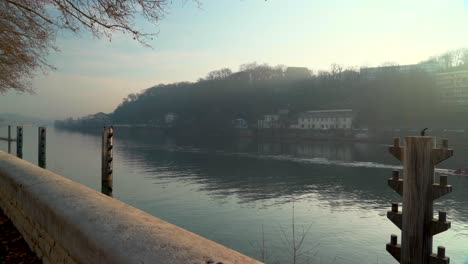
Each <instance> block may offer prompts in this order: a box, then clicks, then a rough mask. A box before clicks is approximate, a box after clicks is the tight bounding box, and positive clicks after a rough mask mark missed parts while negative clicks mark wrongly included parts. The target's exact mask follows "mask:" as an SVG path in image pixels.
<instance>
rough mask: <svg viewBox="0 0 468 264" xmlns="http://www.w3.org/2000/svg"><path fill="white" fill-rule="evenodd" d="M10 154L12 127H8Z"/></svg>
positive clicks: (9, 150) (9, 148)
mask: <svg viewBox="0 0 468 264" xmlns="http://www.w3.org/2000/svg"><path fill="white" fill-rule="evenodd" d="M7 141H8V153H11V126H10V125H9V126H8V138H7Z"/></svg>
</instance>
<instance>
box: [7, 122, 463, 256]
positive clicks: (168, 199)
mask: <svg viewBox="0 0 468 264" xmlns="http://www.w3.org/2000/svg"><path fill="white" fill-rule="evenodd" d="M0 135H6V129H5V128H4V127H0ZM24 135H25V138H24V156H25V159H26V160H29V161H31V162H33V163H36V162H37V128H36V127H25V128H24ZM389 143H391V139H389ZM449 143H450V145H451V147H452V148H453V149H454V151H455V153H454V157H452V158H450V159H449V160H447V161H445V162H443V163H441V164H440V167H439V168H438V172H439V173H443V174H448V175H449V183H450V184H452V185H453V188H454V191H453V193H451V194H449V195H447V196H445V197H443V198H441V199H440V200H437V201H436V203H435V212H436V211H437V210H446V211H447V216H448V220H449V221H452V228H451V229H449V230H448V231H447V232H444V233H442V234H439V235H437V236H435V237H434V248H436V247H437V246H438V245H443V246H445V247H446V248H447V255H448V256H450V258H451V260H452V262H453V263H467V262H466V261H467V253H468V249H467V245H468V197H467V196H466V193H467V192H468V177H466V176H460V175H455V174H453V173H452V172H453V171H452V170H455V169H458V168H466V167H468V166H467V165H468V164H467V162H466V160H465V159H464V158H463V157H465V156H466V155H467V154H468V147H466V146H464V145H456V144H455V145H453V146H452V144H451V142H450V141H449ZM47 144H48V145H47V164H48V168H49V169H50V170H52V171H54V172H56V173H58V174H61V175H63V176H65V177H68V178H70V179H72V180H74V181H77V182H80V183H82V184H85V185H87V186H89V187H91V188H93V189H95V190H100V144H101V138H100V135H99V134H98V133H96V134H93V133H78V132H69V131H64V130H56V129H53V128H48V138H47ZM114 146H115V152H114V154H115V157H114V160H115V162H114V195H115V197H116V199H119V200H122V201H124V202H126V203H129V204H131V205H133V206H135V207H137V208H140V209H142V210H144V211H146V212H148V213H150V214H153V215H155V216H157V217H159V218H162V219H164V220H166V221H169V222H171V223H174V224H176V225H178V226H181V227H183V228H185V229H188V230H190V231H192V232H195V233H197V234H199V235H202V236H204V237H207V238H209V239H212V240H214V241H217V242H219V243H221V244H223V245H226V246H228V247H231V248H233V249H235V250H238V251H240V252H242V253H245V254H247V255H250V256H253V257H255V258H257V259H258V258H260V256H261V254H260V253H261V252H260V251H261V250H260V246H259V245H260V244H261V243H262V236H263V235H264V237H265V245H266V253H267V254H266V255H267V257H268V259H267V260H268V263H275V261H276V260H278V261H279V262H280V263H290V255H289V253H288V246H287V245H286V244H287V242H286V243H285V242H284V241H285V240H286V239H285V238H284V234H286V235H287V236H290V235H291V217H292V208H293V204H294V211H295V223H296V231H297V232H299V233H300V232H302V228H304V229H307V228H308V227H309V226H311V228H310V231H309V233H308V234H307V236H306V238H305V241H304V246H303V252H304V254H303V255H302V258H301V259H300V263H389V264H390V263H395V261H394V260H393V259H392V257H391V256H390V255H389V254H388V253H387V252H386V251H385V244H386V243H388V242H389V239H390V235H391V234H399V229H398V228H396V227H395V226H394V225H393V224H392V223H391V222H390V221H389V220H388V219H387V218H386V212H387V210H390V205H391V203H392V202H397V201H401V197H399V195H397V194H396V193H395V192H393V191H392V190H391V189H390V188H389V187H388V186H387V183H386V181H387V178H389V177H391V171H392V170H393V169H399V168H401V167H400V165H401V164H400V163H399V161H397V160H396V159H394V158H393V157H392V156H391V155H390V154H389V153H388V151H387V148H386V146H385V145H384V144H377V143H353V142H332V141H329V142H318V141H317V142H309V143H301V144H299V143H295V144H280V143H268V142H263V143H258V142H255V141H253V140H249V139H240V140H232V141H217V140H215V139H211V140H209V141H188V140H180V139H174V138H170V137H163V136H160V135H156V134H155V133H154V131H152V130H145V129H143V128H139V129H136V128H135V129H125V128H119V129H116V132H115V143H114ZM0 149H1V150H6V149H7V148H6V143H5V142H4V141H0ZM14 151H15V148H14V146H13V152H14ZM262 227H263V230H264V233H263V234H262Z"/></svg>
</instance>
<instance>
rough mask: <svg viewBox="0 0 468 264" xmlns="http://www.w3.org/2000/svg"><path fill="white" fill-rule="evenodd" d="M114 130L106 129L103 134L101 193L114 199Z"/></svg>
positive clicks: (111, 128)
mask: <svg viewBox="0 0 468 264" xmlns="http://www.w3.org/2000/svg"><path fill="white" fill-rule="evenodd" d="M113 146H114V128H113V127H104V130H103V132H102V159H101V161H102V163H101V192H102V193H103V194H106V195H108V196H111V197H112V187H113V171H112V167H113V166H112V162H113V153H112V152H113V150H112V149H113Z"/></svg>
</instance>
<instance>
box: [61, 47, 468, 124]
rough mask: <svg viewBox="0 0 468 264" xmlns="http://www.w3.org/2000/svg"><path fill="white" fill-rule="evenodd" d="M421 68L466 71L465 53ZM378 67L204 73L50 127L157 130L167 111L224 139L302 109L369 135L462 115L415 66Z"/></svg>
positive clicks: (260, 67) (261, 67)
mask: <svg viewBox="0 0 468 264" xmlns="http://www.w3.org/2000/svg"><path fill="white" fill-rule="evenodd" d="M447 54H449V55H447ZM450 54H457V55H456V56H455V55H450ZM460 54H465V55H460ZM423 63H436V64H438V65H440V70H441V71H450V70H459V69H466V68H467V66H468V52H467V51H466V50H463V52H461V51H460V50H458V51H456V52H452V53H450V52H448V53H446V54H443V55H441V56H438V57H433V58H430V59H429V60H428V61H425V62H423ZM382 69H383V70H382V71H379V72H378V73H377V74H376V76H374V78H368V77H366V76H362V74H361V73H360V71H359V70H356V69H353V68H348V69H344V68H343V67H341V66H339V65H337V64H334V65H332V67H331V68H330V70H329V71H319V72H316V73H313V72H312V71H308V70H307V71H304V68H293V67H291V68H288V67H285V66H283V65H279V66H275V67H273V66H269V65H267V64H256V63H250V64H245V65H242V66H241V67H240V69H239V71H238V72H232V71H231V70H230V69H226V68H223V69H220V70H217V71H213V72H210V73H209V74H208V75H207V76H206V77H205V78H202V79H199V80H198V81H196V82H179V83H172V84H160V85H156V86H154V87H151V88H148V89H146V90H144V91H142V92H141V93H138V94H130V95H128V96H127V97H126V98H124V99H123V101H122V103H121V104H120V105H119V106H118V107H117V108H116V109H115V111H114V112H113V113H110V114H103V113H98V114H95V115H92V116H88V117H84V118H80V119H67V120H63V121H56V125H57V126H59V127H71V128H77V127H92V126H102V125H105V124H129V125H132V124H150V125H151V124H153V125H157V124H163V123H164V119H165V116H166V115H167V114H168V113H173V114H175V116H176V117H177V119H176V120H175V122H174V123H173V124H171V127H172V128H173V129H174V130H175V131H187V132H189V133H206V132H207V131H210V132H217V133H228V131H230V130H232V120H235V119H239V118H242V119H245V120H246V121H247V123H248V124H250V125H254V124H256V123H257V120H259V119H262V117H263V115H265V114H273V113H276V112H277V111H278V110H279V109H288V110H289V111H290V116H291V117H292V118H294V117H295V116H297V114H299V113H301V112H304V111H308V110H323V109H341V108H346V109H353V111H354V112H355V113H356V116H357V118H356V120H355V121H356V122H355V124H354V126H356V127H360V128H369V129H373V128H391V127H412V128H418V127H428V126H430V127H436V126H445V125H447V124H453V123H454V122H457V120H458V119H459V118H463V117H464V116H466V114H460V115H451V114H450V115H449V114H448V113H446V112H444V109H440V108H439V107H438V106H437V91H436V89H437V87H436V83H435V80H434V79H435V77H434V74H431V73H428V72H425V71H423V70H418V69H417V68H415V69H414V70H412V71H410V72H408V71H398V70H394V68H392V67H388V69H389V70H385V69H386V67H383V68H382ZM392 69H393V70H392ZM465 119H466V118H465ZM465 121H467V120H465ZM465 123H466V122H465Z"/></svg>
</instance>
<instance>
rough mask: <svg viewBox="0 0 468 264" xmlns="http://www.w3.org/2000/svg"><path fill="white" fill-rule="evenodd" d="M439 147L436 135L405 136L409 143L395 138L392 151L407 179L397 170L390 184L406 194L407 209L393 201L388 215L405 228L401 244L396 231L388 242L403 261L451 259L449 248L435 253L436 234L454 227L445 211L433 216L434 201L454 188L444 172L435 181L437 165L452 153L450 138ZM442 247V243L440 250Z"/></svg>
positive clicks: (389, 250)
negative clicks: (434, 239)
mask: <svg viewBox="0 0 468 264" xmlns="http://www.w3.org/2000/svg"><path fill="white" fill-rule="evenodd" d="M434 147H435V140H434V138H432V137H425V136H421V137H405V146H404V147H403V146H400V141H399V139H395V140H394V142H393V146H390V147H389V152H390V153H391V154H392V155H393V156H395V158H397V159H399V160H401V161H402V162H403V179H401V178H400V175H399V172H398V171H394V172H393V175H392V178H390V179H388V185H389V186H390V187H391V188H392V189H394V190H395V191H396V192H397V193H399V194H400V195H402V197H403V206H402V207H403V210H402V212H399V211H398V204H397V203H393V204H392V210H391V211H388V212H387V217H388V219H389V220H390V221H392V222H393V223H394V224H395V225H396V226H398V227H399V228H400V229H401V233H402V237H401V245H399V244H397V243H396V239H397V237H396V235H392V239H391V240H392V242H390V243H388V244H387V246H386V249H387V251H388V252H389V253H390V254H391V255H392V256H393V257H395V259H397V260H398V261H399V262H400V263H404V264H409V263H421V264H422V263H449V261H450V258H448V257H446V256H445V249H443V252H442V251H440V252H438V254H432V236H433V235H435V234H438V233H440V232H443V231H446V230H447V229H449V228H450V226H451V223H450V222H448V221H447V216H446V213H445V212H439V218H438V219H435V218H433V201H434V199H437V198H439V197H441V196H443V195H445V194H447V193H449V192H451V191H452V186H451V185H448V184H447V176H441V178H440V182H439V183H434V166H435V165H436V164H438V163H440V162H442V161H443V160H445V159H447V158H449V157H451V156H452V155H453V151H452V150H451V149H448V141H447V140H443V141H442V144H441V147H440V148H434ZM440 248H441V247H439V250H442V249H440Z"/></svg>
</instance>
